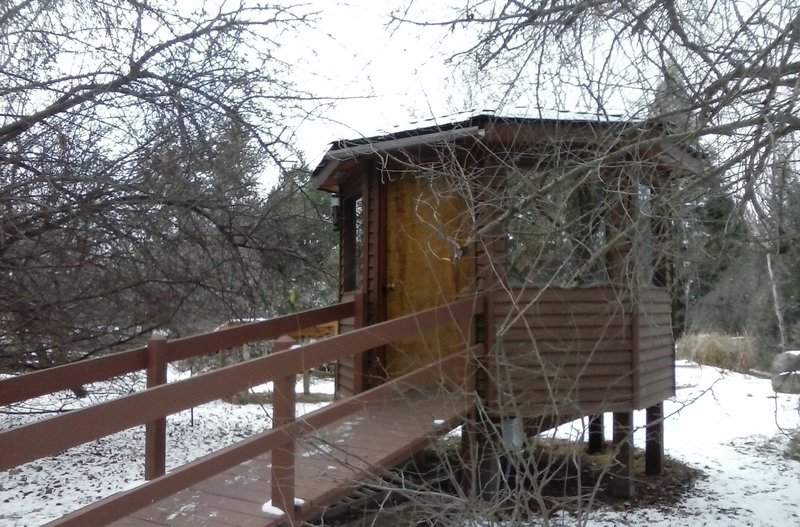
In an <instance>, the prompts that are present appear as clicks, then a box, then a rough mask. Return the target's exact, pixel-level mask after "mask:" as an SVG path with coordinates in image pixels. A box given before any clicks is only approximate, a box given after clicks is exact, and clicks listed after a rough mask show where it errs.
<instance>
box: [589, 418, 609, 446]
mask: <svg viewBox="0 0 800 527" xmlns="http://www.w3.org/2000/svg"><path fill="white" fill-rule="evenodd" d="M604 426H605V423H604V419H603V414H597V415H592V416H589V445H588V448H587V452H588V453H589V454H599V453H600V452H602V451H603V447H604V446H605V442H606V438H605V431H604Z"/></svg>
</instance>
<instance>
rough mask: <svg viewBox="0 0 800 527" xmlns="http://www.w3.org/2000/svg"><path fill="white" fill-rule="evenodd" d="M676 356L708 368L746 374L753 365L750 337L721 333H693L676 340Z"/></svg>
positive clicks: (754, 358)
mask: <svg viewBox="0 0 800 527" xmlns="http://www.w3.org/2000/svg"><path fill="white" fill-rule="evenodd" d="M676 356H677V358H679V359H685V360H690V361H694V362H697V363H698V364H707V365H709V366H718V367H720V368H724V369H726V370H732V371H738V372H741V373H747V372H749V371H750V369H751V368H752V367H753V366H754V365H755V362H756V356H755V353H754V352H753V340H752V339H751V338H750V336H748V335H745V336H731V335H723V334H721V333H713V332H712V333H693V334H686V335H684V336H682V337H681V338H680V339H678V342H677V351H676Z"/></svg>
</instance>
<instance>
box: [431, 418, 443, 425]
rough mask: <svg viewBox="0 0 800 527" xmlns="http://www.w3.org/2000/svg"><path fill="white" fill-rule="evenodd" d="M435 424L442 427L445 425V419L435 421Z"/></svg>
mask: <svg viewBox="0 0 800 527" xmlns="http://www.w3.org/2000/svg"><path fill="white" fill-rule="evenodd" d="M433 424H435V425H436V426H441V425H443V424H444V419H434V420H433Z"/></svg>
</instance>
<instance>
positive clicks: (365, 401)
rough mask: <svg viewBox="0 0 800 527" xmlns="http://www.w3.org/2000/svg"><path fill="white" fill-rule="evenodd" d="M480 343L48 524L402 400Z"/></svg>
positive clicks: (125, 507)
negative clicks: (383, 403)
mask: <svg viewBox="0 0 800 527" xmlns="http://www.w3.org/2000/svg"><path fill="white" fill-rule="evenodd" d="M479 347H480V346H475V347H473V348H470V349H467V350H464V351H463V352H462V353H458V354H454V355H452V356H449V357H446V358H445V359H443V360H442V361H440V362H438V363H434V364H430V365H428V366H426V367H425V368H422V369H420V370H417V371H415V372H413V373H410V374H408V375H405V376H403V377H401V378H400V379H397V380H395V381H393V382H390V383H387V384H384V385H381V386H379V387H377V388H374V389H372V390H369V391H367V392H364V393H362V394H359V395H357V396H354V397H351V398H348V399H345V400H342V401H338V402H336V403H333V404H331V405H330V406H328V407H325V408H323V409H321V410H317V411H315V412H312V413H310V414H306V415H304V416H303V419H300V420H296V421H293V422H292V423H289V424H288V425H285V426H283V427H281V428H279V429H273V430H270V431H268V432H264V433H262V434H259V435H257V436H255V437H252V438H250V439H246V440H244V441H241V442H239V443H238V444H236V445H233V446H230V447H227V448H224V449H221V450H218V451H216V452H214V453H212V454H209V455H208V456H205V457H204V458H202V459H200V460H197V461H195V462H192V463H188V464H186V465H183V466H182V467H179V468H177V469H175V470H173V471H171V472H169V473H168V474H166V475H164V476H162V477H160V478H157V479H155V480H153V481H152V482H149V483H148V484H146V485H142V486H140V487H137V488H135V489H132V490H129V491H126V492H122V493H120V494H117V495H115V496H112V497H109V498H106V499H104V500H100V501H99V502H96V503H94V504H92V505H89V506H88V507H85V508H84V509H81V510H80V511H77V512H75V513H72V514H68V515H67V516H64V517H63V518H61V519H60V520H58V521H56V522H53V524H52V525H65V526H66V525H68V526H75V527H81V526H91V525H106V524H108V523H110V522H112V521H114V520H117V519H119V518H121V517H123V516H124V515H125V514H130V513H132V512H134V511H136V510H139V509H140V508H141V507H142V506H143V505H144V504H147V503H153V502H154V501H157V500H160V499H163V497H164V496H168V495H171V494H175V493H180V492H181V491H182V490H184V489H186V488H187V487H188V486H191V485H193V484H196V483H198V482H200V481H202V480H204V479H207V478H209V477H213V476H215V475H217V474H220V473H223V472H225V471H226V470H228V469H230V468H231V467H234V466H236V465H240V464H247V463H249V462H250V461H251V460H252V459H253V458H256V457H258V456H261V455H262V454H263V453H264V452H267V451H270V450H272V449H274V448H276V447H278V446H281V445H283V444H286V443H287V442H289V441H293V440H295V439H296V438H297V437H300V436H301V435H302V434H307V433H309V432H313V431H317V430H320V429H322V428H323V427H326V426H328V425H331V424H333V423H335V422H336V421H338V420H341V419H343V418H346V417H348V416H350V415H352V414H353V413H354V412H359V411H363V410H365V409H366V408H368V407H369V405H370V404H372V405H374V403H375V402H377V401H384V400H387V399H392V400H403V401H406V400H408V399H406V398H399V397H397V396H398V395H399V394H401V393H403V392H404V390H407V389H409V387H411V386H413V385H415V384H419V383H421V382H425V381H426V380H427V379H428V378H430V377H431V376H433V375H437V374H439V375H441V374H442V372H453V373H455V374H456V375H457V374H458V373H459V372H463V371H465V367H466V363H467V362H468V361H469V358H470V357H472V356H474V355H475V353H476V352H477V348H479ZM412 393H415V392H412ZM441 394H442V395H445V394H448V395H447V396H448V397H453V401H454V405H456V406H454V405H451V404H442V403H441V401H435V402H436V404H437V407H438V408H442V409H451V408H456V410H454V411H455V412H456V413H457V414H458V413H460V412H463V411H466V410H463V409H462V410H459V409H458V407H457V405H458V404H462V405H463V408H469V407H470V405H471V404H472V399H471V398H470V397H469V395H468V394H465V393H464V392H463V391H456V392H441ZM437 430H438V428H437Z"/></svg>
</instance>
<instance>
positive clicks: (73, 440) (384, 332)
mask: <svg viewBox="0 0 800 527" xmlns="http://www.w3.org/2000/svg"><path fill="white" fill-rule="evenodd" d="M482 301H483V299H482V297H480V296H476V297H470V298H466V299H463V300H459V301H457V302H453V303H451V304H447V305H443V306H439V307H436V308H433V309H429V310H426V311H422V312H419V313H414V314H410V315H407V316H404V317H400V318H397V319H394V320H390V321H387V322H383V323H380V324H375V325H373V326H368V327H364V328H360V329H356V330H353V331H351V332H348V333H346V334H343V335H339V336H336V337H331V338H329V339H326V340H324V341H319V342H315V343H312V344H307V345H305V346H302V347H299V348H295V349H286V350H285V351H277V352H275V353H273V354H272V355H269V356H266V357H261V358H257V359H251V360H249V361H246V362H243V363H240V364H235V365H232V366H228V367H225V368H220V369H219V370H215V371H212V372H209V373H205V374H201V375H197V376H194V377H191V378H189V379H185V380H182V381H177V382H174V383H170V384H159V382H160V380H161V379H163V376H161V373H160V372H161V369H160V368H161V365H162V364H163V363H165V362H170V361H173V360H180V359H184V358H188V357H192V356H197V355H201V354H206V353H211V352H214V351H217V350H220V349H225V348H229V347H232V346H237V345H241V344H244V343H246V342H251V341H254V340H259V339H260V338H265V337H264V336H263V335H270V336H271V335H273V334H275V333H288V332H289V331H290V330H294V329H297V328H298V327H302V326H299V324H306V325H314V324H319V323H322V322H326V321H330V320H334V319H341V318H345V317H348V316H352V314H353V309H354V305H353V303H352V302H351V303H345V304H338V305H336V306H331V307H330V308H323V309H322V310H314V311H310V312H306V313H300V314H298V315H293V316H291V317H282V318H280V319H273V320H269V321H265V322H259V323H256V324H253V325H248V326H240V327H237V328H232V329H229V330H225V331H221V332H218V333H212V334H207V335H202V336H198V337H190V338H186V339H179V340H174V341H166V340H161V341H158V340H156V341H151V343H150V346H148V348H142V349H137V350H132V351H131V352H125V353H127V355H125V354H121V355H123V356H122V358H121V359H120V361H119V362H114V361H112V360H110V358H111V357H105V358H102V359H93V360H92V361H86V362H85V364H87V365H89V366H88V368H89V373H80V369H75V368H74V366H75V365H69V366H63V367H61V368H64V369H66V368H70V371H76V372H79V374H78V376H77V377H78V378H79V379H80V381H77V380H76V378H72V379H58V377H57V376H56V377H50V376H44V375H43V374H46V373H47V371H44V372H37V373H35V374H30V375H31V376H37V377H38V378H39V379H42V378H45V379H54V380H53V382H52V384H51V385H50V386H51V387H50V388H48V389H47V390H49V391H47V390H45V388H39V389H37V388H35V387H33V386H31V385H30V383H29V381H27V380H24V379H23V377H26V376H23V377H19V378H12V379H8V380H6V381H2V383H0V393H3V394H5V393H7V390H6V387H7V386H12V387H14V388H16V389H18V390H20V392H18V394H17V395H11V396H6V397H5V400H7V401H8V400H11V401H14V402H15V401H20V400H24V398H25V397H22V395H20V394H19V393H24V394H30V393H35V395H42V394H44V393H49V392H50V391H54V389H53V388H52V386H58V388H57V389H65V388H68V387H69V386H74V385H75V383H76V382H91V381H90V380H89V379H91V380H92V381H95V380H102V379H104V378H109V377H111V376H113V375H110V374H109V372H113V373H114V374H115V375H120V374H122V373H126V372H130V371H136V370H141V369H144V368H145V367H146V366H147V356H148V355H149V356H150V357H151V358H150V364H151V369H150V370H149V371H150V372H151V373H152V375H153V376H154V383H153V384H154V385H153V386H152V387H148V389H146V390H144V391H142V392H139V393H135V394H132V395H128V396H124V397H120V398H118V399H115V400H112V401H108V402H105V403H101V404H98V405H95V406H92V407H89V408H85V409H80V410H74V411H72V412H69V413H66V414H63V415H58V416H56V417H52V418H49V419H44V420H41V421H37V422H34V423H31V424H28V425H24V426H20V427H18V428H13V429H10V430H6V431H4V432H0V470H7V469H9V468H12V467H15V466H17V465H20V464H22V463H26V462H28V461H33V460H35V459H39V458H41V457H44V456H48V455H53V454H56V453H58V452H61V451H63V450H65V449H67V448H71V447H73V446H77V445H79V444H82V443H85V442H88V441H92V440H94V439H98V438H100V437H104V436H106V435H109V434H112V433H115V432H119V431H122V430H125V429H127V428H131V427H133V426H138V425H141V424H147V423H151V425H152V424H153V423H161V422H162V420H164V419H166V417H167V416H169V415H170V414H173V413H176V412H179V411H182V410H185V409H188V408H191V407H194V406H197V405H200V404H204V403H207V402H210V401H214V400H217V399H220V398H222V397H225V396H228V395H231V394H234V393H237V392H240V391H242V390H245V389H247V388H249V387H251V386H255V385H258V384H262V383H264V382H268V381H274V382H275V392H276V394H277V400H276V406H275V412H276V414H277V415H276V416H275V419H274V427H273V429H272V430H270V431H268V432H264V433H262V434H260V435H257V436H254V437H252V438H250V439H247V440H244V441H242V442H240V443H237V444H236V445H233V446H230V447H228V448H224V449H222V450H219V451H217V452H214V453H212V454H210V455H208V456H205V457H204V458H202V459H200V460H197V461H194V462H192V463H188V464H186V465H183V466H181V467H179V468H177V469H175V470H173V471H172V472H170V473H169V474H166V475H161V474H159V477H156V478H155V479H154V480H152V481H150V482H149V483H146V484H144V485H142V486H140V487H138V488H135V489H133V490H130V491H127V492H123V493H120V494H117V495H114V496H111V497H109V498H106V499H104V500H101V501H99V502H97V503H95V504H93V505H90V506H88V507H85V508H84V509H81V510H79V511H77V512H75V513H72V514H70V515H67V516H65V517H63V518H62V519H60V520H57V521H56V522H54V523H53V524H52V525H74V526H79V525H80V526H85V525H104V524H107V523H109V522H112V521H115V520H117V519H120V518H122V517H124V516H126V515H128V514H131V513H133V512H135V511H136V510H138V509H140V508H142V507H143V506H145V505H147V504H149V503H152V502H153V501H157V500H159V499H162V498H164V497H167V496H169V495H171V494H174V493H176V492H178V491H180V490H183V489H185V488H188V487H189V486H191V485H193V484H195V483H197V482H199V481H202V480H204V479H206V478H208V477H211V476H213V475H215V474H218V473H220V472H223V471H224V470H227V469H229V468H231V467H234V466H236V465H238V464H241V463H243V462H245V461H247V460H249V459H252V458H254V457H256V456H258V455H261V454H264V453H266V452H269V451H273V455H274V453H275V449H281V448H282V449H283V451H281V453H279V454H278V455H279V456H280V457H282V458H284V460H283V461H284V462H283V463H273V469H272V470H273V474H272V477H273V500H275V505H276V506H278V507H280V508H282V509H283V510H284V511H286V512H287V514H288V515H289V516H290V517H291V515H292V514H293V511H294V490H293V483H292V477H291V476H292V474H293V472H294V468H293V463H294V456H292V455H288V453H289V452H291V449H292V448H293V447H292V445H293V442H294V438H295V437H297V436H299V435H302V434H303V433H304V432H309V431H312V430H314V429H317V428H319V427H322V426H325V425H327V424H330V423H332V422H334V421H336V420H338V419H341V418H343V417H345V416H347V415H350V414H352V413H354V412H356V411H358V410H360V409H362V408H364V406H365V405H367V404H370V403H372V402H375V401H382V400H386V399H387V398H388V397H390V396H393V395H395V394H397V393H398V391H402V390H403V389H404V387H405V388H407V387H408V386H409V385H414V384H418V383H420V382H423V381H425V380H428V379H430V378H431V377H433V376H434V375H436V374H441V373H442V372H451V373H453V374H454V375H455V377H454V378H453V379H452V380H453V381H454V382H456V383H457V384H459V385H460V386H461V387H462V388H464V389H465V390H468V391H471V390H472V386H473V385H472V384H471V383H472V382H473V381H474V375H473V374H472V373H473V372H474V361H473V360H472V359H473V357H475V356H476V355H481V354H483V352H484V348H483V346H482V345H474V346H467V347H465V349H464V350H462V352H460V353H457V354H454V355H451V356H449V357H447V358H445V359H443V360H441V361H439V362H437V363H434V364H431V365H428V366H426V367H424V368H421V369H419V370H417V371H415V372H412V373H410V374H408V375H405V376H403V377H401V378H399V379H396V380H394V381H392V382H390V383H386V384H384V385H381V386H379V387H377V388H374V389H372V390H369V391H368V392H364V393H362V394H359V395H357V396H355V397H351V398H348V399H345V400H342V401H338V402H336V403H333V404H331V405H330V406H328V407H326V408H323V409H321V410H318V411H316V412H313V413H311V414H308V415H306V416H304V417H303V419H301V420H295V419H294V415H293V412H294V405H293V404H291V403H292V402H293V399H294V379H295V376H296V375H297V374H298V373H300V372H302V371H304V370H305V369H307V368H310V367H314V366H317V365H320V364H325V363H329V362H334V361H337V360H339V359H342V358H345V357H348V356H351V355H354V354H356V353H362V352H364V351H367V350H369V349H373V348H375V347H378V346H382V345H385V344H388V343H391V342H394V341H397V340H399V339H401V338H404V337H407V336H408V335H409V334H416V333H418V332H422V331H427V330H430V329H432V328H435V327H442V326H450V325H458V326H459V327H461V328H462V331H463V332H464V334H465V335H470V334H471V331H472V321H473V317H474V315H475V314H476V313H478V312H480V309H481V307H482ZM295 317H297V318H295ZM326 317H327V320H321V319H325V318H326ZM251 326H258V327H251ZM266 338H269V337H266ZM470 338H471V337H465V342H470V340H469V339H470ZM95 361H97V362H95ZM90 363H93V364H94V365H90ZM98 364H99V365H98ZM152 364H156V365H157V366H155V367H153V366H152ZM54 369H55V368H54ZM62 371H63V370H62ZM148 377H149V376H148ZM10 381H13V382H10ZM35 395H34V396H35ZM29 397H30V396H29ZM5 404H8V403H7V402H6V403H5ZM290 406H291V409H289V407H290ZM159 427H160V425H157V426H155V427H154V428H153V432H152V434H154V435H157V434H160V431H159V430H160V429H159ZM276 465H279V468H278V472H277V473H276V472H275V470H276V468H275V466H276ZM280 465H282V468H280ZM160 468H161V467H160V466H156V467H155V469H160ZM156 472H158V470H156ZM161 473H162V474H163V469H162V470H161Z"/></svg>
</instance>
